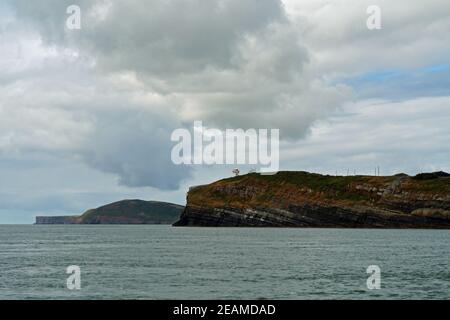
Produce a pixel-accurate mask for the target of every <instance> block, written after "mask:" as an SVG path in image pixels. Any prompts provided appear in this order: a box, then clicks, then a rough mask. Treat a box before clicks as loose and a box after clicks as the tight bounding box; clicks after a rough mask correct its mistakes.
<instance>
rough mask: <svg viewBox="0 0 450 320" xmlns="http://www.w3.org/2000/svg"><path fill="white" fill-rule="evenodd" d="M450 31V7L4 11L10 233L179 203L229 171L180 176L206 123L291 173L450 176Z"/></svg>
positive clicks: (1, 93) (35, 4)
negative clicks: (372, 24)
mask: <svg viewBox="0 0 450 320" xmlns="http://www.w3.org/2000/svg"><path fill="white" fill-rule="evenodd" d="M375 2H376V3H375ZM73 4H75V5H78V6H79V7H80V8H81V29H75V30H72V29H70V28H67V25H66V20H67V19H68V17H69V16H70V14H67V13H66V9H67V7H68V6H69V5H73ZM374 4H375V5H377V6H379V8H380V9H381V29H375V30H369V29H368V28H367V26H366V20H367V19H368V17H369V15H368V14H367V11H366V10H367V8H368V6H370V5H374ZM449 31H450V2H448V0H428V1H422V0H399V1H395V3H394V2H393V1H387V0H377V1H366V0H351V1H349V0H346V1H344V0H335V1H329V0H302V1H296V0H283V1H280V0H244V1H242V0H208V1H202V0H183V1H181V0H180V1H175V0H129V1H112V0H89V1H88V0H70V1H66V0H42V1H32V2H30V1H25V0H3V1H1V2H0V223H33V222H34V217H35V216H36V215H66V214H79V213H82V212H84V211H85V210H86V209H89V208H94V207H98V206H100V205H103V204H106V203H109V202H113V201H117V200H122V199H135V198H137V199H143V200H161V201H169V202H175V203H179V204H184V203H185V197H186V191H187V190H188V188H189V186H192V185H199V184H204V183H210V182H212V181H215V180H217V179H221V178H224V177H228V176H230V175H231V174H232V173H231V170H232V169H233V167H232V166H219V165H213V166H178V165H175V164H174V163H173V162H172V161H171V159H170V152H171V149H172V147H173V142H171V141H170V135H171V133H172V132H173V131H174V130H175V129H177V128H191V127H192V125H193V122H194V121H196V120H201V121H203V123H204V125H205V126H208V127H213V128H219V129H226V128H244V129H248V128H277V129H279V130H280V138H281V142H280V169H281V170H306V171H311V172H318V173H323V174H336V173H337V174H340V175H346V174H347V173H348V172H349V173H350V174H354V173H356V174H374V168H375V167H377V166H379V167H380V171H381V174H385V175H388V174H395V173H399V172H404V173H407V174H411V175H413V174H417V173H419V172H426V171H438V170H444V171H450V162H449V159H450V148H449V141H450V126H449V123H450V33H449ZM250 169H251V168H249V167H247V166H242V167H241V172H246V170H250Z"/></svg>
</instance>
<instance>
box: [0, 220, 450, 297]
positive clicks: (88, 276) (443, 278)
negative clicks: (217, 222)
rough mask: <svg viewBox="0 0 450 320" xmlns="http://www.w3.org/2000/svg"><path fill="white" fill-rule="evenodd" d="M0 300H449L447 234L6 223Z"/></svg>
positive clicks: (0, 247) (0, 251)
mask: <svg viewBox="0 0 450 320" xmlns="http://www.w3.org/2000/svg"><path fill="white" fill-rule="evenodd" d="M69 265H78V266H80V268H81V290H79V291H70V290H68V289H67V288H66V278H67V277H68V275H67V274H66V268H67V266H69ZM369 265H378V266H379V267H380V268H381V289H380V290H368V289H367V286H366V280H367V277H368V276H369V275H368V274H366V268H367V267H368V266H369ZM0 298H1V299H241V298H245V299H450V231H446V230H342V229H247V228H242V229H241V228H231V229H228V228H172V227H170V226H6V225H3V226H0Z"/></svg>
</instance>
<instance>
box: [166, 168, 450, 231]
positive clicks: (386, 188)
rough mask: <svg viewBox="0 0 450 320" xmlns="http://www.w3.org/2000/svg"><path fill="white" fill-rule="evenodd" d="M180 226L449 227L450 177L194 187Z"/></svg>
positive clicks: (243, 180)
mask: <svg viewBox="0 0 450 320" xmlns="http://www.w3.org/2000/svg"><path fill="white" fill-rule="evenodd" d="M174 225H175V226H234V227H237V226H240V227H323V228H330V227H339V228H443V229H449V228H450V177H449V176H448V175H447V174H445V173H435V174H423V175H418V176H416V177H409V176H406V175H397V176H390V177H370V176H350V177H335V176H323V175H318V174H310V173H306V172H279V173H278V174H276V175H273V176H262V175H259V174H249V175H245V176H240V177H235V178H230V179H225V180H221V181H217V182H215V183H213V184H210V185H206V186H200V187H196V188H192V189H191V190H190V191H189V193H188V197H187V206H186V208H185V210H184V212H183V214H182V215H181V218H180V220H179V221H178V222H176V223H175V224H174Z"/></svg>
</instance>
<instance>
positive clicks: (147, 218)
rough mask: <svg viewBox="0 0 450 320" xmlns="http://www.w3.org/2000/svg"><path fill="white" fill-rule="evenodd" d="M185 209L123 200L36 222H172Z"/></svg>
mask: <svg viewBox="0 0 450 320" xmlns="http://www.w3.org/2000/svg"><path fill="white" fill-rule="evenodd" d="M183 209H184V207H183V206H179V205H177V204H173V203H166V202H158V201H142V200H123V201H119V202H115V203H111V204H108V205H105V206H102V207H99V208H97V209H90V210H88V211H86V212H85V213H83V214H82V215H80V216H58V217H36V224H172V223H174V221H176V220H177V219H178V218H179V217H180V214H181V213H182V211H183Z"/></svg>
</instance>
